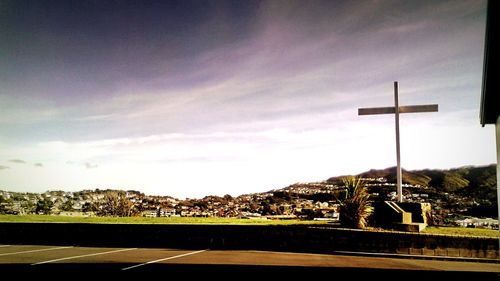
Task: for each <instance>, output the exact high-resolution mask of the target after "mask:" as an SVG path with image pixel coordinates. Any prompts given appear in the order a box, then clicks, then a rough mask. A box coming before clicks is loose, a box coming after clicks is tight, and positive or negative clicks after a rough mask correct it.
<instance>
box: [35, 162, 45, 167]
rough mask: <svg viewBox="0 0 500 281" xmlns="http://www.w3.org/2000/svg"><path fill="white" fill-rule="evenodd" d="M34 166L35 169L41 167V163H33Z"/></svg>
mask: <svg viewBox="0 0 500 281" xmlns="http://www.w3.org/2000/svg"><path fill="white" fill-rule="evenodd" d="M34 166H35V167H43V164H42V163H35V164H34Z"/></svg>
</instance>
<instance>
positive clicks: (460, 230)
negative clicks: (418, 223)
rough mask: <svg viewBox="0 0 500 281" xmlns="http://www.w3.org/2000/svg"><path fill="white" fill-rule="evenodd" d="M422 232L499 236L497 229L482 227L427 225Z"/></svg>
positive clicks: (499, 232)
mask: <svg viewBox="0 0 500 281" xmlns="http://www.w3.org/2000/svg"><path fill="white" fill-rule="evenodd" d="M424 233H432V234H447V235H462V236H485V237H500V231H498V230H493V229H483V228H465V227H444V226H428V227H426V228H425V230H424Z"/></svg>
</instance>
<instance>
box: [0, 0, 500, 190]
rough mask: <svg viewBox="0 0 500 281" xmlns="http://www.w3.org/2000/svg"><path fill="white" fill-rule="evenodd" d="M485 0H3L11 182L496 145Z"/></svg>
mask: <svg viewBox="0 0 500 281" xmlns="http://www.w3.org/2000/svg"><path fill="white" fill-rule="evenodd" d="M485 14H486V1H478V0H473V1H459V0H457V1H385V0H380V1H315V0H311V1H222V0H217V1H215V0H214V1H186V0H182V1H71V0H67V1H62V0H61V1H58V0H56V1H48V0H37V1H35V0H33V1H26V0H15V1H11V0H6V1H5V0H2V1H0V85H1V87H0V190H10V191H22V192H44V191H46V190H65V191H77V190H82V189H95V188H99V189H107V188H110V189H124V190H127V189H133V190H138V191H141V192H144V193H146V194H149V195H170V196H174V197H176V198H202V197H204V196H207V195H224V194H230V195H233V196H238V195H241V194H247V193H254V192H264V191H268V190H271V189H275V188H282V187H286V186H288V185H290V184H293V183H296V182H314V181H323V180H326V179H328V178H329V177H332V176H339V175H347V174H357V173H361V172H364V171H366V170H369V169H383V168H387V167H392V166H395V165H396V152H395V129H394V115H373V116H358V113H357V110H358V108H360V107H380V106H393V105H394V94H393V90H394V89H393V83H394V81H398V83H399V102H400V105H414V104H439V112H433V113H409V114H402V115H401V116H400V126H401V129H400V130H401V164H402V167H403V169H406V170H413V169H424V168H431V169H434V168H436V169H449V168H456V167H461V166H466V165H488V164H491V163H495V162H496V153H495V142H494V141H495V137H494V127H489V126H486V127H481V125H480V123H479V103H480V94H481V81H482V67H483V49H484V33H485V32H484V31H485V30H484V29H485Z"/></svg>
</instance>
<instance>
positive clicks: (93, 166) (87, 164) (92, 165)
mask: <svg viewBox="0 0 500 281" xmlns="http://www.w3.org/2000/svg"><path fill="white" fill-rule="evenodd" d="M84 165H85V168H87V169H93V168H97V167H98V165H97V164H93V163H89V162H85V164H84Z"/></svg>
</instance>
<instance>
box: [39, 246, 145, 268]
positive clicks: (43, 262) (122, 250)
mask: <svg viewBox="0 0 500 281" xmlns="http://www.w3.org/2000/svg"><path fill="white" fill-rule="evenodd" d="M132 250H137V248H129V249H120V250H113V251H107V252H100V253H93V254H87V255H79V256H72V257H66V258H60V259H55V260H48V261H41V262H37V263H33V264H31V265H39V264H45V263H51V262H56V261H64V260H72V259H78V258H84V257H91V256H98V255H105V254H111V253H118V252H125V251H132Z"/></svg>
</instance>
